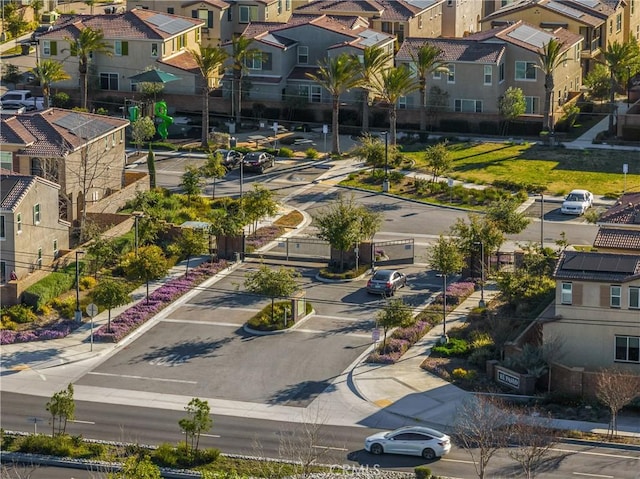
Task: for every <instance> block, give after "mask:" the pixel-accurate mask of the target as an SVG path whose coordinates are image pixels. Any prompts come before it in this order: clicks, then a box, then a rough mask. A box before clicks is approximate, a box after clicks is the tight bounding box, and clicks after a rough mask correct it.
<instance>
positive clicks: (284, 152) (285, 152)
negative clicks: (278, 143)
mask: <svg viewBox="0 0 640 479" xmlns="http://www.w3.org/2000/svg"><path fill="white" fill-rule="evenodd" d="M278 156H280V157H282V158H292V157H293V150H292V149H291V148H285V147H282V148H280V151H279V152H278Z"/></svg>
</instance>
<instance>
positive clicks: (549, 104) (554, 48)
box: [537, 38, 564, 131]
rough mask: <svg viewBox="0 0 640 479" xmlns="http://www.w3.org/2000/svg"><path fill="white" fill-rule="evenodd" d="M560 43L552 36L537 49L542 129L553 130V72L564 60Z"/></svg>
mask: <svg viewBox="0 0 640 479" xmlns="http://www.w3.org/2000/svg"><path fill="white" fill-rule="evenodd" d="M562 46H563V45H562V43H561V42H559V41H558V40H556V39H555V38H552V39H551V40H549V43H547V44H546V45H545V46H544V47H542V48H541V49H540V50H538V65H537V67H538V68H539V69H540V70H542V73H543V74H544V115H543V119H542V129H543V130H547V131H553V128H554V124H553V108H554V107H553V100H552V96H553V89H554V88H555V83H554V81H553V74H554V73H555V70H556V68H558V66H560V63H562V62H563V61H564V57H563V55H562Z"/></svg>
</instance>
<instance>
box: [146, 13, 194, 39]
mask: <svg viewBox="0 0 640 479" xmlns="http://www.w3.org/2000/svg"><path fill="white" fill-rule="evenodd" d="M147 22H149V23H151V24H152V25H155V26H156V27H157V28H158V30H162V31H163V32H166V33H168V34H169V35H174V34H176V33H179V32H182V31H184V30H187V29H189V28H191V27H193V24H192V23H191V22H189V21H188V20H185V19H184V18H173V17H169V16H167V15H162V14H161V13H159V14H157V15H153V16H152V17H149V18H148V19H147Z"/></svg>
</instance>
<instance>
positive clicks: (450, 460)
mask: <svg viewBox="0 0 640 479" xmlns="http://www.w3.org/2000/svg"><path fill="white" fill-rule="evenodd" d="M440 460H441V461H445V462H459V463H462V464H474V462H473V461H463V460H462V459H445V458H444V457H441V458H440Z"/></svg>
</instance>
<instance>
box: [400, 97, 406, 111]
mask: <svg viewBox="0 0 640 479" xmlns="http://www.w3.org/2000/svg"><path fill="white" fill-rule="evenodd" d="M398 108H400V109H401V110H406V109H407V97H406V96H401V97H400V98H399V99H398Z"/></svg>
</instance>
